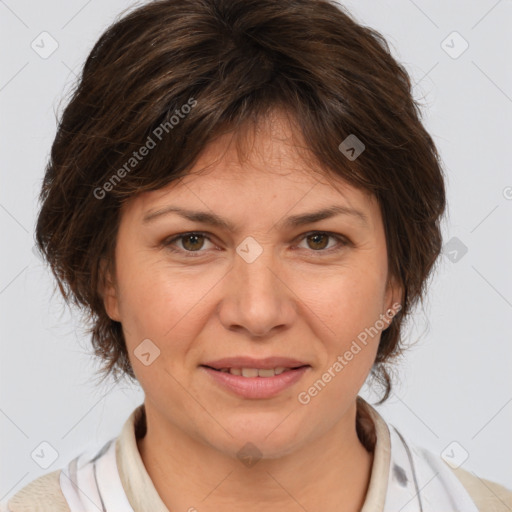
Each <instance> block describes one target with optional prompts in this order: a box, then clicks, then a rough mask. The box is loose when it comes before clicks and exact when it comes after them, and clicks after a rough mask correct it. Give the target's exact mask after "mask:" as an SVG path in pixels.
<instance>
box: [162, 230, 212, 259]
mask: <svg viewBox="0 0 512 512" xmlns="http://www.w3.org/2000/svg"><path fill="white" fill-rule="evenodd" d="M205 241H208V242H210V243H212V242H211V241H210V237H208V236H206V235H205V234H204V233H195V232H193V233H182V234H181V235H177V236H175V237H173V238H171V239H167V240H164V241H163V242H162V245H163V246H164V247H166V248H167V249H169V250H170V251H172V252H175V253H179V254H181V255H186V256H196V255H197V256H201V253H204V252H206V251H207V249H209V247H208V246H206V247H205ZM212 246H213V244H212ZM194 253H197V254H194Z"/></svg>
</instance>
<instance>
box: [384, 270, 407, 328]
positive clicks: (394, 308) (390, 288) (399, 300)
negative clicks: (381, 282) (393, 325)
mask: <svg viewBox="0 0 512 512" xmlns="http://www.w3.org/2000/svg"><path fill="white" fill-rule="evenodd" d="M403 295H404V289H403V286H402V285H401V284H400V283H399V282H398V280H397V279H396V278H395V277H390V278H389V279H388V282H387V284H386V292H385V297H384V308H385V310H384V311H383V314H384V315H386V316H387V318H389V319H390V320H392V319H393V317H394V316H395V315H396V314H397V313H398V312H399V311H400V310H401V309H402V307H403Z"/></svg>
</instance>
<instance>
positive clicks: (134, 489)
mask: <svg viewBox="0 0 512 512" xmlns="http://www.w3.org/2000/svg"><path fill="white" fill-rule="evenodd" d="M359 406H361V407H365V410H366V412H367V413H368V415H369V416H370V417H371V419H372V421H373V427H374V433H375V435H376V445H375V450H374V460H373V466H372V473H371V477H370V484H369V487H368V492H367V495H366V500H365V503H364V506H363V508H362V509H361V512H381V511H382V510H383V507H384V503H385V499H386V490H387V482H388V474H389V466H390V448H391V445H390V435H389V430H388V426H387V424H386V422H385V421H384V420H383V418H382V417H381V416H380V415H379V414H378V412H377V411H376V410H375V409H374V408H373V407H371V406H370V405H369V404H367V403H366V402H364V401H361V402H358V407H359ZM144 421H145V415H144V404H141V405H140V406H139V407H137V408H136V409H135V410H134V411H133V412H132V414H131V415H130V417H129V418H128V419H127V420H126V422H125V424H124V426H123V428H122V431H121V434H120V435H119V437H117V439H116V461H117V467H118V471H119V476H120V478H121V482H122V485H123V488H124V490H125V493H126V496H127V498H128V501H129V502H130V505H131V506H132V508H133V510H134V511H135V512H143V511H151V512H168V509H167V508H166V507H165V505H164V503H163V502H162V500H161V498H160V496H159V495H158V493H157V491H156V489H155V487H154V485H153V482H152V481H151V478H150V477H149V475H148V473H147V471H146V468H145V466H144V463H143V461H142V459H141V457H140V454H139V451H138V448H137V441H136V432H139V431H140V430H139V429H140V428H141V422H144ZM142 430H144V429H143V428H142ZM453 471H454V473H455V475H456V476H457V478H458V479H459V480H460V482H461V483H462V484H463V485H464V487H465V488H466V490H467V492H468V493H469V494H470V496H471V498H472V499H473V501H474V502H475V504H476V506H477V507H478V509H479V510H480V511H482V512H511V511H512V491H511V490H509V489H507V488H505V487H503V486H501V485H499V484H497V483H494V482H491V481H488V480H484V479H481V478H479V477H477V476H476V475H474V474H472V473H470V472H468V471H465V470H463V469H460V468H459V469H456V470H453ZM60 473H61V470H60V469H59V470H56V471H53V472H51V473H48V474H46V475H43V476H41V477H39V478H37V479H36V480H34V481H32V482H31V483H29V484H28V485H26V486H25V487H24V488H23V489H21V490H20V491H19V492H18V493H16V494H15V495H14V496H13V497H12V498H11V499H10V500H9V501H8V503H7V505H5V504H4V505H3V507H2V509H1V510H2V512H4V511H5V512H29V511H30V512H71V511H70V508H69V506H68V504H67V502H66V500H65V498H64V496H63V494H62V491H61V488H60V482H59V478H60ZM115 512H121V511H115ZM440 512H441V511H440Z"/></svg>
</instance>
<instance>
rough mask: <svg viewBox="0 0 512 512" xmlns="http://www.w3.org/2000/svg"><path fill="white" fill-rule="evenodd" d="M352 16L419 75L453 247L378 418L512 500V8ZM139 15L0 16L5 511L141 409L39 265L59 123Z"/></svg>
mask: <svg viewBox="0 0 512 512" xmlns="http://www.w3.org/2000/svg"><path fill="white" fill-rule="evenodd" d="M344 4H345V5H346V6H347V7H348V8H349V9H350V10H351V11H352V12H353V13H354V14H355V16H356V18H357V19H358V20H359V21H360V22H362V23H363V24H365V25H369V26H371V27H373V28H376V29H377V30H379V31H380V32H382V33H383V35H384V36H385V37H386V38H387V40H388V41H389V43H390V44H391V47H392V51H393V54H394V55H395V57H397V58H398V59H399V60H400V61H401V62H403V63H404V64H405V66H406V67H407V69H408V70H409V72H410V74H411V76H412V78H413V80H414V83H415V87H414V95H415V97H416V98H421V101H422V102H423V104H424V105H425V108H424V113H425V117H424V122H425V124H426V127H427V129H428V130H429V131H430V133H431V134H432V135H433V137H434V139H435V141H436V143H437V145H438V147H439V150H440V152H441V155H442V158H443V160H444V165H445V169H446V171H447V173H448V180H447V186H448V201H449V216H448V218H447V220H446V222H445V223H444V225H443V231H444V236H445V244H447V245H445V251H444V254H443V256H441V260H440V265H439V269H438V272H437V274H436V276H435V279H434V280H433V282H432V285H431V288H430V292H429V295H428V299H427V302H426V304H425V307H424V308H423V309H422V310H420V311H418V313H417V314H416V316H415V318H414V321H413V322H411V323H410V325H409V339H410V340H411V341H417V340H419V341H418V343H416V344H415V345H414V347H412V348H411V349H410V350H409V351H408V354H407V357H406V358H405V359H404V360H403V362H402V363H401V366H400V367H399V370H400V376H399V379H398V380H397V382H396V384H395V388H394V393H393V395H392V397H391V399H390V400H389V402H388V403H387V404H386V405H385V406H382V407H380V408H379V410H380V411H381V414H383V415H384V417H385V418H386V419H387V420H388V421H389V422H390V423H392V424H395V425H396V426H397V427H398V428H399V429H401V431H402V432H403V433H404V434H405V435H406V436H408V437H409V439H411V440H412V441H414V442H417V443H418V444H421V445H423V446H426V447H428V448H430V449H431V450H433V451H435V452H436V453H439V454H441V453H443V452H444V453H445V454H448V455H447V456H448V457H451V458H452V459H453V460H454V461H455V462H456V463H460V462H461V461H462V460H463V459H464V458H465V457H466V453H467V456H468V458H467V459H466V460H465V461H464V463H463V465H462V467H463V468H464V469H467V470H469V471H473V472H475V473H476V474H478V475H479V476H481V477H485V478H488V479H491V480H495V481H497V482H499V483H501V484H505V485H507V486H509V487H511V488H512V474H511V470H510V460H512V441H511V437H510V432H511V425H512V403H511V402H512V386H511V385H510V383H511V378H510V375H511V371H510V369H511V362H512V343H511V336H510V323H511V320H512V271H511V270H510V268H511V266H510V261H511V256H512V250H511V249H512V247H511V246H512V239H511V236H510V235H511V224H512V223H511V214H512V173H511V169H510V161H512V150H511V146H512V145H511V143H510V140H509V138H510V134H511V128H512V126H511V125H512V68H511V66H510V54H511V49H512V48H511V47H512V36H511V33H512V31H511V30H510V27H511V25H512V2H511V1H510V0H501V1H496V0H481V1H473V2H468V1H463V0H458V1H452V2H435V1H433V0H428V1H420V0H417V1H415V2H414V1H412V0H396V1H382V0H381V1H370V0H364V1H361V0H359V1H347V2H344ZM131 5H134V4H133V3H130V2H126V1H122V0H108V1H100V0H89V1H88V2H87V1H83V0H72V1H66V2H64V1H61V2H58V1H46V2H34V1H32V2H29V1H23V0H5V1H3V0H0V33H1V39H2V40H1V44H2V46H1V48H2V50H1V67H0V69H1V75H0V108H1V120H2V122H1V127H0V130H1V133H0V141H1V143H2V146H1V147H2V151H1V157H2V158H1V165H0V173H1V182H0V233H1V248H2V249H1V265H0V312H1V313H0V315H1V323H0V329H1V331H0V332H1V342H2V345H1V348H2V357H1V361H0V363H1V395H0V445H1V456H0V460H1V461H2V464H1V471H0V475H1V478H0V500H4V499H6V498H8V497H9V496H11V495H12V494H13V493H15V492H16V491H17V490H19V489H20V488H21V487H23V486H24V485H26V484H27V483H28V482H30V481H32V480H33V479H34V478H36V477H37V476H39V475H41V474H44V473H47V472H49V471H53V470H55V469H58V468H60V467H62V466H63V465H64V464H66V463H67V462H68V461H69V460H70V459H71V458H72V457H74V456H76V455H77V454H78V453H80V452H81V451H83V450H85V449H89V448H90V447H94V446H99V445H101V444H102V443H103V442H105V441H106V440H108V439H110V438H111V437H114V436H116V435H118V433H119V431H120V428H121V426H122V424H123V423H124V421H125V420H126V418H127V416H128V415H129V414H130V412H131V411H132V409H133V408H134V407H135V406H136V405H138V404H139V403H141V402H142V400H143V394H142V392H141V390H140V389H138V388H137V387H133V386H130V385H128V384H126V383H125V384H123V385H121V386H117V387H113V385H112V383H106V384H104V385H103V386H101V387H100V386H97V385H96V384H95V382H94V380H93V377H94V374H93V372H94V369H95V368H96V363H95V362H94V361H93V360H92V359H91V357H90V356H89V355H88V351H89V346H88V340H87V337H86V336H85V335H84V334H83V332H82V330H81V327H80V325H81V324H80V318H79V316H78V315H76V314H74V315H72V314H70V312H69V311H68V310H67V309H66V308H65V307H64V306H63V304H62V301H61V299H60V296H59V294H58V293H53V281H52V280H51V277H50V276H49V272H48V271H47V270H46V269H45V267H44V265H43V264H42V262H41V261H40V260H39V259H38V257H37V256H36V255H35V254H34V253H33V251H32V248H33V245H34V241H33V228H34V222H35V215H36V212H37V195H38V192H39V188H40V184H41V179H42V176H43V169H44V165H45V163H46V159H47V156H48V152H49V149H50V145H51V142H52V140H53V137H54V135H55V115H54V113H55V112H56V111H58V108H59V103H62V102H64V100H63V99H62V98H63V97H64V95H65V94H66V93H67V92H69V90H70V87H71V85H72V83H73V80H74V79H75V72H77V71H78V70H79V68H80V66H81V64H82V63H83V61H84V59H85V57H86V55H87V53H88V52H89V51H90V49H91V48H92V45H93V43H94V42H95V41H96V40H97V38H98V37H99V35H100V34H101V33H102V31H103V30H104V29H105V28H106V27H107V26H108V25H109V24H110V23H111V22H112V21H113V20H114V18H115V16H116V15H117V14H118V13H120V12H121V11H123V10H124V9H126V8H128V7H130V6H131ZM43 31H46V32H48V33H49V34H50V35H51V38H53V39H54V40H55V41H56V42H57V44H58V48H57V49H56V51H55V52H54V53H53V54H51V55H50V56H48V57H47V58H42V57H41V56H40V54H38V53H37V52H36V51H35V50H34V49H33V48H32V47H31V44H32V42H33V41H35V42H34V46H35V45H38V46H36V47H37V48H38V51H39V52H42V51H49V50H50V49H51V44H52V40H51V39H50V38H49V36H40V34H41V33H42V32H43ZM453 31H456V32H457V33H458V34H460V35H451V36H450V34H452V32H453ZM448 36H450V37H448ZM42 38H46V39H44V40H43V41H42ZM464 40H465V41H467V44H469V47H468V48H467V50H466V51H464V52H463V53H461V54H460V55H459V53H460V52H461V50H463V49H464V47H465V43H464ZM443 41H445V42H444V43H443ZM466 250H467V252H465V251H466ZM364 396H366V397H368V398H371V392H370V391H369V390H368V389H366V390H365V392H364ZM41 442H47V443H49V444H50V445H51V446H52V447H53V448H54V449H55V450H56V452H57V454H58V456H57V458H56V460H55V461H53V463H52V464H51V465H50V466H48V467H47V468H43V467H41V466H40V464H43V465H44V464H48V463H49V462H51V461H52V453H53V452H52V449H51V448H49V447H48V446H47V445H43V446H40V443H41ZM453 442H456V443H457V444H451V443H453ZM447 447H448V448H447ZM34 450H36V451H35V454H36V455H34V458H32V457H31V454H32V453H33V452H34ZM37 454H39V457H37ZM36 461H38V462H39V465H38V463H36Z"/></svg>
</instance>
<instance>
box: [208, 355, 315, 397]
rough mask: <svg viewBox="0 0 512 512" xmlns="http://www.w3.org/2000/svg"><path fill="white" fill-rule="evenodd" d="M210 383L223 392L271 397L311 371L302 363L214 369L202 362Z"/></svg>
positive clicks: (308, 366) (291, 385) (289, 387)
mask: <svg viewBox="0 0 512 512" xmlns="http://www.w3.org/2000/svg"><path fill="white" fill-rule="evenodd" d="M200 368H201V369H202V370H203V371H204V372H205V373H206V374H207V376H208V378H209V379H210V383H212V384H214V385H215V386H216V387H219V389H222V390H223V391H224V392H228V393H229V394H231V395H235V396H237V397H238V398H245V399H270V398H274V397H277V396H278V395H280V394H281V393H282V392H284V391H285V390H290V389H292V387H293V386H294V385H296V384H297V383H298V382H299V381H300V380H301V379H302V377H303V376H304V374H305V373H307V372H308V371H309V370H311V366H310V365H308V364H303V365H300V366H295V367H292V366H290V367H285V366H277V367H274V368H250V367H249V368H248V367H236V366H231V367H222V368H213V367H212V366H209V365H201V366H200Z"/></svg>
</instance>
